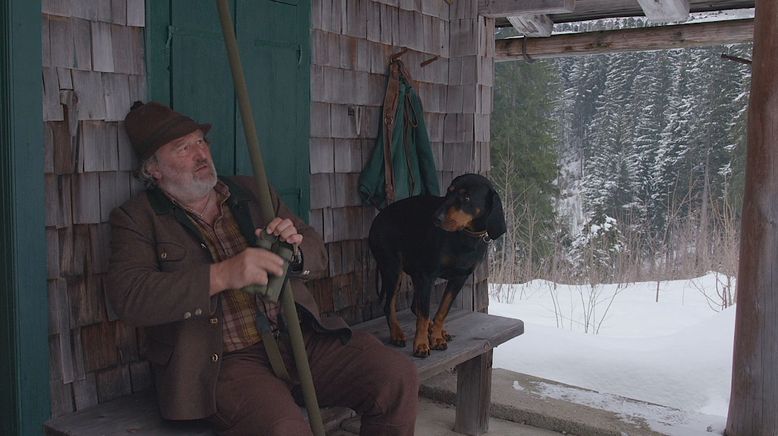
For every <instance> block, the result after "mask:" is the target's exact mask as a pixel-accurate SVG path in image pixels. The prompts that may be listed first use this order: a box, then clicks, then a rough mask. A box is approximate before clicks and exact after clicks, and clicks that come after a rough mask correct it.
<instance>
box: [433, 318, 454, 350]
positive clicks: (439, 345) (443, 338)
mask: <svg viewBox="0 0 778 436" xmlns="http://www.w3.org/2000/svg"><path fill="white" fill-rule="evenodd" d="M449 340H451V335H449V334H448V333H446V330H445V329H443V328H442V327H440V326H438V325H435V324H433V325H432V327H430V348H432V349H433V350H446V349H448V341H449Z"/></svg>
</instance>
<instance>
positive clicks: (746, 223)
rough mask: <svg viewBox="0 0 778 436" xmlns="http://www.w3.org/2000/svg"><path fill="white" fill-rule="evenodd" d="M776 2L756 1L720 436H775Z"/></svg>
mask: <svg viewBox="0 0 778 436" xmlns="http://www.w3.org/2000/svg"><path fill="white" fill-rule="evenodd" d="M775 29H778V2H776V1H774V0H757V2H756V19H755V27H754V54H753V64H752V66H753V75H752V82H751V97H750V98H751V101H750V106H749V113H748V159H747V163H746V186H745V196H744V199H743V224H742V230H741V233H742V239H741V248H740V263H739V270H738V275H737V292H738V301H737V305H736V307H737V309H736V310H737V313H736V317H735V350H734V358H733V366H732V394H731V397H730V402H729V416H728V418H727V431H726V434H727V435H728V436H761V435H764V436H767V435H771V436H774V435H776V434H778V413H776V411H778V371H776V368H778V289H776V288H777V287H778V168H777V167H776V162H778V56H776V55H775V53H778V32H776V31H775Z"/></svg>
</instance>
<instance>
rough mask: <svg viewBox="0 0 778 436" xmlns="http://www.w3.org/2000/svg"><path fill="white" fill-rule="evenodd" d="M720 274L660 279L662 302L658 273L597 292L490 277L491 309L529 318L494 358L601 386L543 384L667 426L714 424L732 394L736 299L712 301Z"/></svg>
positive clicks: (518, 368)
mask: <svg viewBox="0 0 778 436" xmlns="http://www.w3.org/2000/svg"><path fill="white" fill-rule="evenodd" d="M722 279H723V276H721V275H718V280H719V282H720V281H721V280H722ZM716 282H717V276H716V275H715V274H709V275H706V276H704V277H700V278H697V279H693V280H678V281H668V282H660V284H659V302H656V298H657V282H644V283H634V284H629V285H620V286H617V285H602V286H601V287H599V288H597V289H595V290H594V294H593V293H592V290H591V288H590V287H584V286H568V285H557V287H556V289H554V284H553V283H551V282H547V281H543V280H535V281H532V282H529V283H526V284H520V285H498V284H491V285H490V295H493V297H492V299H491V301H490V302H489V313H492V314H495V315H501V316H507V317H511V318H518V319H521V320H523V321H524V323H525V333H524V334H523V335H522V336H519V337H517V338H515V339H513V340H511V341H509V342H507V343H505V344H503V345H500V346H499V347H498V348H497V349H496V350H495V353H494V367H496V368H505V369H508V370H510V371H515V372H521V373H525V374H530V375H534V376H537V377H543V378H547V379H551V380H556V381H559V382H563V383H567V384H571V385H575V386H580V387H583V388H587V389H592V390H595V391H598V392H600V393H603V394H606V395H600V396H597V398H592V397H591V396H590V395H589V394H586V393H585V391H580V390H575V391H576V392H572V391H571V392H567V393H564V392H548V395H549V396H554V397H565V398H567V399H571V400H572V401H574V402H580V403H582V404H588V405H595V406H596V407H600V408H604V409H609V410H613V411H615V412H618V413H624V414H625V415H629V414H632V415H635V414H637V415H639V416H643V417H644V418H646V420H647V421H649V422H650V423H652V427H655V429H656V430H658V431H661V432H663V433H667V434H680V435H689V434H711V433H706V430H712V431H713V432H719V433H720V432H721V431H723V428H724V425H725V421H726V419H725V416H726V414H727V407H728V403H729V389H730V381H731V380H730V376H731V372H732V343H733V335H734V324H735V308H734V307H730V308H728V309H725V310H721V308H720V307H716V306H715V304H714V303H711V299H713V300H714V302H715V300H716V299H718V297H717V296H716ZM732 282H733V287H734V279H733V280H732ZM719 287H721V284H720V283H719ZM495 294H499V295H500V298H499V299H498V298H495V297H494V295H495ZM706 294H707V297H706ZM500 301H509V302H510V303H505V302H500ZM712 304H713V308H712V307H711V305H712ZM555 308H556V309H555ZM587 331H588V332H587ZM594 331H597V334H594V333H593V332H594ZM607 394H616V395H621V396H624V397H628V398H634V399H638V400H643V401H647V402H651V403H655V404H660V405H663V406H669V407H673V408H677V409H681V410H683V411H686V412H689V413H682V414H678V415H677V416H657V415H656V414H657V413H659V412H656V411H652V410H650V409H651V408H647V409H648V410H642V411H641V410H637V411H636V410H623V409H621V408H620V407H622V406H623V405H621V404H619V402H618V401H617V400H616V399H615V397H612V396H610V397H609V396H608V395H607ZM703 415H707V416H703ZM653 423H660V424H657V426H655V425H654V424H653ZM698 431H699V433H698Z"/></svg>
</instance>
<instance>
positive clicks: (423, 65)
mask: <svg viewBox="0 0 778 436" xmlns="http://www.w3.org/2000/svg"><path fill="white" fill-rule="evenodd" d="M439 57H440V56H438V55H435V56H433V57H431V58H429V59H427V60H426V61H424V62H422V63H421V64H419V66H420V67H422V68H424V67H426V66H427V65H429V64H431V63H433V62H435V61H436V60H438V58H439Z"/></svg>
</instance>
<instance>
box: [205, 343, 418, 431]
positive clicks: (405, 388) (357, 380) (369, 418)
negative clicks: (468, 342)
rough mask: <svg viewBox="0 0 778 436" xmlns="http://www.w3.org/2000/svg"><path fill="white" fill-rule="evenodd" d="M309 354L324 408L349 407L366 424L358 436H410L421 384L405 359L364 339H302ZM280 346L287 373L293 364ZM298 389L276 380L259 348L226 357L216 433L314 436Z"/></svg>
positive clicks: (218, 388)
mask: <svg viewBox="0 0 778 436" xmlns="http://www.w3.org/2000/svg"><path fill="white" fill-rule="evenodd" d="M304 338H305V347H306V350H307V352H308V360H309V362H310V366H311V373H312V374H313V382H314V385H315V387H316V395H317V397H318V400H319V405H320V406H321V407H328V406H345V407H349V408H351V409H354V410H355V411H356V412H357V413H358V414H360V415H361V417H362V427H361V430H360V434H361V435H370V436H383V435H386V436H405V435H413V432H414V425H415V421H416V410H417V403H418V390H419V381H418V376H417V374H416V367H415V365H414V364H413V362H411V360H410V358H409V357H408V356H405V355H403V354H401V353H400V352H398V351H396V350H392V349H390V348H388V347H386V346H384V345H383V344H382V343H381V342H380V341H378V339H376V338H375V337H373V336H372V335H370V334H368V333H364V332H357V331H355V332H354V335H353V337H352V338H351V340H350V341H349V342H348V343H347V344H345V345H344V344H342V343H341V341H340V340H339V339H337V338H336V337H333V336H326V335H322V334H317V333H311V332H309V331H306V332H305V335H304ZM287 343H288V341H284V340H281V341H279V346H281V354H282V357H283V358H284V362H285V363H286V367H287V369H288V370H289V371H290V373H291V372H292V370H293V368H294V357H293V355H292V352H291V350H290V347H289V346H286V345H284V344H287ZM299 391H300V389H299V387H293V386H290V385H289V384H288V383H285V382H284V381H282V380H280V379H278V378H277V377H275V375H274V374H273V370H272V369H271V368H270V362H269V361H268V358H267V354H266V353H265V349H264V347H263V346H262V345H261V343H260V344H257V345H253V346H251V347H248V348H246V349H243V350H240V351H236V352H232V353H225V355H224V356H223V359H222V364H221V370H220V373H219V379H218V382H217V385H216V407H217V410H218V412H217V413H216V415H214V416H212V417H211V418H209V421H210V422H211V423H212V425H213V426H214V430H216V432H217V433H218V434H220V435H229V436H247V435H261V436H265V435H267V436H275V435H279V436H298V435H300V436H303V435H304V436H309V435H311V429H310V427H309V425H308V422H307V421H306V420H305V418H304V416H303V413H302V411H301V410H300V407H299V404H302V400H301V398H302V395H301V394H300V392H299Z"/></svg>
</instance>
